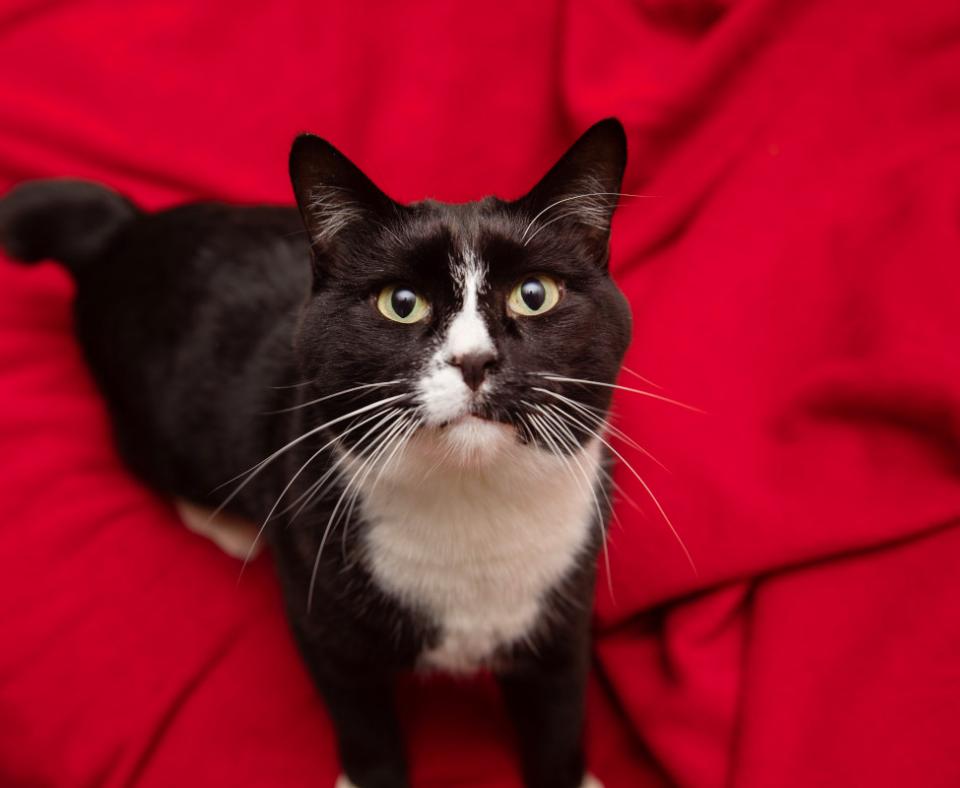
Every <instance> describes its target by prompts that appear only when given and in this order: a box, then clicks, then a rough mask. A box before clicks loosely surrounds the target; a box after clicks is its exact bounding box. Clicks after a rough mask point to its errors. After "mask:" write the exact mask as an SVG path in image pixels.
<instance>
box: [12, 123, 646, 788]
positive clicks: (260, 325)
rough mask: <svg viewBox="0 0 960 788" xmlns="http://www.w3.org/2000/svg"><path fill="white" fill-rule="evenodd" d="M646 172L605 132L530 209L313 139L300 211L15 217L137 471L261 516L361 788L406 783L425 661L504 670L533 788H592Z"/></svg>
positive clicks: (102, 191)
mask: <svg viewBox="0 0 960 788" xmlns="http://www.w3.org/2000/svg"><path fill="white" fill-rule="evenodd" d="M625 158H626V142H625V137H624V133H623V129H622V127H621V125H620V123H619V122H617V121H616V120H612V119H610V120H605V121H602V122H600V123H598V124H596V125H595V126H593V127H592V128H590V129H589V130H588V131H587V132H586V133H585V134H584V135H583V136H582V137H581V138H580V139H579V140H578V141H577V142H576V143H575V144H574V145H573V147H572V148H571V149H570V150H569V151H568V152H567V153H566V154H565V155H564V156H563V157H562V158H561V160H560V161H559V162H558V163H557V164H556V165H555V166H554V167H553V168H552V169H551V170H550V171H549V172H548V173H547V175H546V176H545V177H544V178H543V179H542V180H541V181H540V182H539V183H538V184H537V185H536V186H535V187H534V188H533V189H532V190H531V191H530V192H529V194H527V195H526V196H524V197H522V198H520V199H518V200H515V201H512V202H511V201H504V200H501V199H497V198H494V197H489V198H486V199H484V200H480V201H478V202H474V203H467V204H463V205H449V204H443V203H438V202H434V201H429V200H426V201H423V202H419V203H414V204H411V205H400V204H398V203H396V202H394V201H393V200H391V199H390V198H389V197H387V196H386V195H385V194H384V193H383V192H381V191H380V190H379V189H378V188H377V187H376V186H375V185H374V184H373V183H372V182H371V181H370V180H369V179H368V178H367V177H366V176H365V175H364V174H363V173H361V171H360V170H359V169H358V168H357V167H356V166H354V165H353V164H352V163H351V162H350V161H348V160H347V159H346V158H345V157H344V156H343V155H342V154H341V153H340V152H339V151H337V150H336V149H335V148H334V147H333V146H332V145H330V144H329V143H327V142H325V141H323V140H321V139H319V138H317V137H313V136H309V135H304V136H301V137H299V138H298V139H297V140H296V142H295V143H294V146H293V150H292V153H291V158H290V170H291V176H292V180H293V187H294V191H295V194H296V198H297V202H298V204H299V208H300V210H299V213H298V212H297V211H296V210H295V209H293V208H274V207H235V206H227V205H223V204H214V203H198V204H191V205H185V206H181V207H177V208H174V209H172V210H167V211H161V212H156V213H147V212H143V211H141V210H139V209H138V208H137V207H136V206H134V205H133V204H132V203H131V202H130V201H128V200H127V199H125V198H124V197H122V196H120V195H118V194H116V193H115V192H113V191H111V190H109V189H107V188H105V187H103V186H100V185H96V184H92V183H88V182H82V181H72V180H45V181H34V182H28V183H25V184H22V185H20V186H19V187H17V188H15V189H14V190H13V191H11V192H10V193H9V194H8V195H7V196H6V197H5V198H4V199H3V200H2V201H0V243H2V245H3V247H4V248H5V249H6V250H7V252H8V253H9V254H10V255H11V256H12V257H14V258H16V259H19V260H21V261H25V262H32V261H37V260H43V259H48V258H53V259H55V260H58V261H60V262H61V263H63V264H64V265H65V266H66V268H67V269H68V270H69V271H70V272H71V274H72V276H73V278H74V279H75V280H76V285H77V295H76V303H75V315H76V326H77V334H78V337H79V341H80V344H81V346H82V348H83V351H84V353H85V355H86V358H87V360H88V362H89V365H90V368H91V370H92V372H93V374H94V376H95V378H96V380H97V383H98V384H99V387H100V389H101V391H102V392H103V395H104V396H105V398H106V400H107V403H108V405H109V408H110V413H111V416H112V419H113V423H114V427H115V432H116V439H117V443H118V446H119V449H120V451H121V453H122V456H123V458H124V459H125V461H126V462H127V464H128V465H129V466H130V468H131V469H132V470H133V471H134V472H135V473H136V474H137V475H138V476H139V477H141V478H142V479H143V480H144V481H145V482H146V483H148V484H149V485H150V486H151V487H153V488H154V489H155V490H157V491H158V492H159V493H161V494H163V495H166V496H169V497H171V498H173V499H175V500H178V501H180V502H181V507H182V510H183V511H184V513H185V514H186V516H187V519H189V520H193V521H194V523H195V525H196V524H201V523H203V522H206V519H207V515H202V516H199V517H198V512H199V511H201V510H204V509H205V510H213V509H214V508H215V507H221V506H222V508H221V509H219V510H218V512H219V514H218V517H219V518H220V521H222V520H224V519H232V520H234V521H236V520H241V521H244V522H247V521H249V522H252V523H257V524H258V525H259V524H261V523H262V524H264V528H263V529H262V535H263V536H264V538H265V539H266V540H267V541H268V542H269V544H270V546H271V548H272V551H273V555H274V558H275V561H276V564H277V567H278V573H279V576H280V579H281V582H282V585H283V590H284V596H285V600H286V606H287V614H288V616H289V619H290V623H291V626H292V629H293V632H294V635H295V637H296V640H297V643H298V645H299V647H300V650H301V651H302V653H303V656H304V658H305V660H306V663H307V665H308V666H309V669H310V672H311V673H312V675H313V678H314V680H315V682H316V684H317V687H318V688H319V690H320V692H321V693H322V695H323V697H324V699H325V701H326V705H327V707H328V709H329V713H330V715H331V717H332V719H333V723H334V725H335V728H336V731H337V736H338V741H339V750H340V754H341V761H342V769H343V772H344V774H345V776H344V777H343V778H341V785H343V786H349V785H354V786H359V787H360V788H394V787H397V786H405V785H407V784H408V781H407V776H406V765H405V755H404V751H403V745H402V737H401V733H400V731H399V730H398V724H397V720H396V716H395V713H394V709H393V700H392V682H393V678H394V676H395V675H396V674H397V673H398V672H399V671H404V670H410V669H439V670H445V671H455V672H467V671H475V670H478V669H488V670H491V671H493V673H494V674H495V675H496V676H497V678H498V680H499V682H500V684H501V686H502V689H503V693H504V697H505V700H506V704H507V707H508V710H509V711H510V713H511V716H512V717H513V719H514V720H515V723H516V726H517V732H518V741H519V743H520V749H521V752H520V758H521V764H522V770H523V775H524V778H525V781H526V784H527V785H528V786H531V787H535V788H576V786H580V785H587V784H593V783H592V781H591V778H589V777H587V776H585V773H584V759H583V754H582V749H581V744H580V738H581V731H582V723H583V703H584V684H585V679H586V674H587V670H588V662H589V621H590V610H591V598H592V592H593V585H594V575H595V561H596V557H597V552H598V550H599V548H600V546H601V544H602V542H603V537H604V530H605V526H606V519H607V517H608V514H609V512H608V507H607V505H606V501H607V496H606V492H607V485H608V479H609V477H608V475H607V466H608V465H609V461H610V457H609V455H608V453H607V449H606V447H605V446H604V444H603V443H602V442H601V440H600V439H599V437H598V436H599V435H601V434H602V433H603V430H604V429H605V421H606V414H607V411H608V407H609V398H610V393H611V389H610V388H609V384H612V383H613V382H614V380H615V378H616V376H617V372H618V370H619V367H620V363H621V359H622V357H623V354H624V352H625V350H626V347H627V344H628V342H629V338H630V315H629V309H628V307H627V304H626V302H625V300H624V298H623V296H622V295H621V293H620V292H619V290H618V289H617V287H616V286H615V284H614V283H613V281H612V280H611V278H610V275H609V271H608V244H609V233H610V221H611V217H612V214H613V211H614V208H615V206H616V204H617V196H618V193H619V191H620V183H621V179H622V176H623V170H624V165H625ZM304 224H305V225H306V229H307V234H306V235H305V234H304V232H303V227H304ZM307 238H309V243H308V241H307ZM231 477H233V479H232V484H233V489H232V491H231V490H230V488H229V487H226V488H225V487H223V484H224V482H225V481H227V480H230V479H231ZM225 497H226V503H224V498H225ZM218 517H214V518H213V519H211V520H210V522H211V523H213V524H214V526H216V524H217V522H218Z"/></svg>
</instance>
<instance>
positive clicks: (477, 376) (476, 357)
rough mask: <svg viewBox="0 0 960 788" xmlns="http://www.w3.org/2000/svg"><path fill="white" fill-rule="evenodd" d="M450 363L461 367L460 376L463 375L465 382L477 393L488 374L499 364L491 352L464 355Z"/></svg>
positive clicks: (455, 357)
mask: <svg viewBox="0 0 960 788" xmlns="http://www.w3.org/2000/svg"><path fill="white" fill-rule="evenodd" d="M450 363H451V364H453V366H455V367H459V369H460V374H461V375H463V382H464V383H466V384H467V385H468V386H469V387H470V388H471V389H473V390H474V391H476V390H477V389H478V388H480V386H481V384H482V383H483V380H484V378H486V376H487V373H488V372H489V371H490V370H491V369H492V368H493V367H494V365H495V364H496V363H497V356H496V354H495V353H491V352H489V351H484V352H482V353H464V354H463V355H462V356H454V357H453V359H452V360H451V362H450Z"/></svg>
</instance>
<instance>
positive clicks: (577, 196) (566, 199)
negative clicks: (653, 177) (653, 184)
mask: <svg viewBox="0 0 960 788" xmlns="http://www.w3.org/2000/svg"><path fill="white" fill-rule="evenodd" d="M652 196H653V195H651V194H629V193H628V192H587V193H586V194H574V195H572V196H570V197H563V198H562V199H559V200H557V201H556V202H552V203H550V205H548V206H547V207H546V208H544V209H543V210H542V211H540V213H538V214H537V215H536V216H534V217H533V218H532V219H531V220H530V224H528V225H527V226H526V227H525V228H524V229H523V232H522V233H521V234H520V240H521V241H522V240H524V239H525V238H526V235H527V233H528V232H530V228H531V227H533V225H534V224H535V223H536V221H537V219H539V218H540V217H541V216H543V215H544V214H545V213H546V212H547V211H549V210H550V209H551V208H556V207H557V206H558V205H560V204H562V203H565V202H570V201H571V200H582V199H584V198H586V197H652Z"/></svg>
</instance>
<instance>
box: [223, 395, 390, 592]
mask: <svg viewBox="0 0 960 788" xmlns="http://www.w3.org/2000/svg"><path fill="white" fill-rule="evenodd" d="M396 412H401V411H400V408H391V409H390V411H389V412H388V413H387V415H386V416H383V415H382V414H381V413H380V412H374V414H373V415H372V416H368V417H367V418H365V419H363V420H361V421H360V422H358V423H357V424H354V425H353V426H351V427H349V428H348V429H346V430H344V431H343V432H341V433H339V434H338V435H336V436H335V437H334V438H333V439H332V440H329V441H327V442H326V443H325V444H323V446H321V447H320V448H319V449H317V451H316V452H314V453H313V454H311V455H310V457H309V458H308V459H307V461H306V462H305V463H303V465H301V466H300V468H299V470H298V471H297V472H296V473H295V474H293V476H292V477H291V478H290V480H289V481H288V482H287V484H286V486H285V487H284V488H283V490H281V491H280V495H278V496H277V500H276V501H274V503H273V506H271V507H270V511H268V512H267V516H266V517H264V518H263V523H262V524H261V525H260V528H259V529H258V530H257V534H256V536H255V537H254V538H253V542H252V543H251V545H250V549H249V550H248V551H247V556H246V558H244V560H243V565H242V566H241V567H240V577H242V576H243V570H244V569H246V567H247V564H248V563H249V561H250V558H251V557H252V556H253V553H254V551H255V550H256V549H257V544H258V543H259V541H260V538H261V536H263V532H264V530H266V527H267V523H269V522H270V520H271V518H272V517H273V515H274V512H276V510H277V507H278V506H279V505H280V501H282V500H283V498H284V496H285V495H286V494H287V492H289V490H290V488H291V487H292V486H293V485H294V482H296V481H297V479H298V478H299V477H300V475H301V474H302V473H303V472H304V471H305V470H306V469H307V466H308V465H310V463H312V462H313V461H314V460H315V459H317V457H319V456H320V455H321V454H323V452H325V451H326V450H327V449H328V448H330V447H331V446H332V445H333V444H335V443H336V442H337V441H339V440H342V439H343V437H344V436H345V435H349V434H350V433H351V432H353V431H354V430H358V429H360V427H362V426H363V425H364V424H367V423H369V422H371V421H373V420H374V419H376V418H380V420H381V422H382V421H384V420H386V419H387V418H389V417H390V416H391V415H392V414H393V413H396ZM373 429H376V425H374V428H373ZM240 577H238V578H237V581H238V582H239V580H240Z"/></svg>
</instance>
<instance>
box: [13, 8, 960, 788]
mask: <svg viewBox="0 0 960 788" xmlns="http://www.w3.org/2000/svg"><path fill="white" fill-rule="evenodd" d="M958 36H960V7H958V6H957V3H956V0H924V2H915V3H903V2H887V1H885V0H884V1H882V2H881V1H880V0H819V1H815V0H806V1H805V2H799V1H797V2H788V1H787V0H740V1H736V0H635V1H634V2H628V0H580V2H573V1H572V0H571V1H570V2H564V3H561V2H549V1H548V0H544V1H543V2H509V3H501V2H486V3H481V4H476V3H472V4H459V3H435V4H428V3H393V4H379V3H373V2H365V1H364V0H352V2H349V3H328V4H319V3H278V2H275V3H259V2H251V1H250V0H245V1H240V2H238V0H232V2H229V3H228V2H224V0H210V2H204V3H197V2H187V1H186V0H176V1H175V2H164V3H151V4H145V3H127V2H120V1H119V0H116V1H115V2H107V1H106V0H104V1H102V2H95V1H94V0H90V1H89V2H38V0H7V2H6V3H5V4H4V5H3V8H2V9H0V74H2V78H0V189H5V188H6V187H8V186H10V185H12V184H13V183H14V182H16V181H18V180H20V179H24V178H28V177H38V176H49V175H64V174H69V175H78V176H88V177H93V178H98V179H102V180H105V181H107V182H109V183H111V184H114V185H116V186H118V187H119V188H121V189H123V190H125V191H127V192H129V193H130V194H132V195H133V196H134V197H136V198H137V199H138V200H140V201H141V202H142V203H144V204H146V205H148V206H165V205H169V204H171V203H174V202H177V201H180V200H183V199H187V198H196V197H218V198H225V199H230V200H242V201H258V200H272V201H287V200H288V199H289V187H288V184H287V179H286V175H285V156H286V152H287V148H288V145H289V142H290V140H291V138H292V136H293V135H294V133H295V132H297V131H299V130H303V129H310V130H313V131H316V132H318V133H321V134H323V135H325V136H328V137H329V138H331V139H332V140H334V141H335V142H336V143H338V144H339V145H341V146H342V147H343V148H344V149H345V151H346V152H347V153H348V154H350V155H351V156H352V157H354V158H355V159H356V160H357V161H358V162H359V163H360V164H361V165H362V166H363V167H364V168H365V169H367V170H368V171H369V172H370V173H372V174H373V176H374V177H375V179H376V180H377V181H378V182H379V183H380V184H382V186H383V187H384V188H385V189H386V190H387V191H389V192H391V193H392V194H394V195H395V196H396V197H398V198H400V199H415V198H420V197H423V196H425V195H430V196H435V197H438V198H442V199H447V200H466V199H471V198H475V197H478V196H480V195H483V194H486V193H488V192H491V191H494V192H498V193H501V194H503V195H505V196H512V195H516V194H518V193H520V192H521V191H522V190H524V189H525V188H526V187H528V186H529V185H530V184H531V183H532V182H533V180H534V179H535V178H536V177H537V176H538V175H539V174H540V173H542V172H543V171H544V169H545V168H546V167H547V166H548V165H549V164H550V163H551V162H552V161H553V159H554V158H555V157H556V156H558V155H559V153H560V152H561V151H562V149H563V148H564V147H565V146H566V145H567V144H568V143H569V142H570V141H572V139H573V138H574V136H575V134H576V133H578V132H579V131H580V130H582V129H583V128H585V127H586V126H587V125H588V124H589V123H590V122H592V121H594V120H596V119H598V118H600V117H603V116H606V115H610V114H616V115H618V116H620V117H621V118H622V119H623V120H624V122H625V123H626V125H627V128H628V135H629V141H630V148H631V159H630V166H629V171H628V175H627V179H626V182H625V185H624V190H625V191H627V192H631V193H643V194H650V195H654V196H653V197H651V198H649V199H632V198H628V199H626V200H625V203H624V205H623V207H622V209H621V210H620V212H619V214H618V217H617V219H616V222H615V233H614V238H615V239H614V249H613V252H614V269H615V271H616V274H617V276H618V278H619V281H620V282H621V284H622V286H623V287H624V289H625V290H626V292H627V293H628V294H629V296H630V298H631V301H632V304H633V311H634V316H635V338H634V343H633V346H632V349H631V351H630V354H629V358H628V359H627V364H628V366H629V367H630V369H631V370H634V371H635V372H637V373H639V374H642V375H644V376H645V377H648V378H650V379H652V380H653V381H656V383H657V384H659V385H660V386H662V387H663V389H662V391H661V393H665V394H667V395H669V396H671V397H675V398H678V399H680V400H683V401H685V402H689V403H691V404H694V405H696V406H698V407H700V408H702V409H703V410H705V411H706V413H705V414H697V413H693V412H690V411H686V410H682V409H679V408H675V407H672V406H669V405H666V404H664V403H662V402H658V401H656V400H653V399H650V398H646V397H642V396H640V395H632V394H623V395H622V396H618V398H617V411H618V414H619V417H618V422H617V423H618V425H619V426H620V427H621V428H623V429H625V430H627V431H628V432H629V433H630V434H631V435H633V436H634V437H636V438H637V439H638V440H640V441H641V442H642V443H643V444H644V445H645V446H647V447H648V448H649V449H650V450H651V452H653V453H654V454H655V455H657V456H658V457H659V459H660V460H662V461H663V463H664V464H665V465H666V466H667V467H669V468H670V471H669V472H667V471H665V470H662V469H661V468H659V467H658V466H657V465H656V464H654V463H653V462H652V461H651V460H649V459H648V458H645V457H643V456H641V455H639V454H637V453H636V452H634V451H633V450H631V449H630V448H628V447H627V446H624V445H622V444H618V445H619V447H620V449H621V450H622V451H623V452H624V455H625V456H627V458H628V459H630V460H631V461H632V462H633V464H634V465H635V467H636V468H637V470H638V471H639V472H640V473H641V474H642V475H643V477H644V478H645V479H646V480H647V481H648V482H649V484H650V486H651V488H652V489H653V490H655V491H656V493H657V494H658V496H659V498H660V501H661V502H662V504H663V507H664V509H665V510H666V511H667V513H668V514H669V515H670V516H671V519H672V521H673V523H674V525H675V526H676V528H677V531H678V532H679V533H680V534H681V535H682V538H683V540H684V541H685V543H686V545H687V547H688V548H689V551H690V553H691V555H692V556H693V559H694V561H695V563H696V566H697V569H698V573H696V574H695V573H694V572H693V570H692V569H691V567H690V566H689V564H688V563H687V561H686V559H685V557H684V554H683V552H682V550H681V549H680V547H679V545H678V543H677V542H676V540H675V539H674V538H673V536H672V535H671V533H670V531H669V529H668V528H667V527H666V525H665V523H664V522H663V520H662V519H661V518H660V517H659V516H658V514H657V512H656V509H655V507H654V506H653V504H652V503H651V501H650V498H649V496H647V495H646V493H645V491H644V490H643V488H642V487H641V485H640V483H639V482H638V481H637V480H636V479H635V478H634V477H633V476H632V475H631V474H630V472H629V471H628V470H626V469H625V468H623V467H621V468H620V469H619V471H618V476H617V480H618V482H619V484H620V485H621V486H622V488H623V490H624V493H625V495H626V496H629V498H631V499H632V500H633V501H634V502H635V504H636V507H634V506H632V505H631V504H629V503H627V502H625V500H622V501H621V502H620V504H618V515H619V523H618V524H615V525H614V527H613V532H612V537H611V544H610V551H609V564H610V574H609V576H608V575H607V574H606V573H604V575H603V577H602V579H601V581H600V589H599V598H598V603H597V622H598V623H597V632H598V639H597V644H596V655H597V662H596V671H595V680H594V681H593V683H592V685H591V692H590V700H589V725H588V727H589V730H588V748H589V758H590V762H591V768H592V769H593V770H594V771H595V772H596V773H597V774H599V776H600V777H602V778H603V780H604V781H605V782H606V784H607V786H608V788H627V787H630V788H635V787H636V786H659V785H663V784H669V783H674V784H678V785H683V786H697V787H700V786H704V787H707V788H709V787H712V786H722V785H730V786H738V787H739V786H743V787H745V788H752V787H754V786H756V787H757V788H769V787H770V786H778V788H791V787H792V786H797V787H798V788H799V787H800V786H804V787H807V786H851V785H869V786H905V785H923V786H956V785H960V750H958V747H957V740H958V735H960V730H958V728H960V724H958V722H957V715H956V709H957V708H958V707H960V625H958V623H957V618H956V607H957V603H958V602H960V590H958V588H960V586H958V584H957V582H956V575H957V569H956V567H957V562H958V558H960V532H958V530H957V528H956V522H957V518H958V513H960V355H958V353H957V338H958V334H960V303H958V301H960V296H958V294H960V287H958V285H960V265H958V263H960V237H958V224H960V99H958V96H960V44H958ZM0 292H2V294H3V297H2V300H0V447H2V451H0V501H2V504H3V512H4V517H3V520H2V522H0V599H2V604H0V638H2V647H0V784H3V785H11V786H27V785H30V786H34V785H55V786H87V785H91V786H92V785H98V786H99V785H105V786H120V785H137V786H169V785H229V786H239V787H241V788H242V787H243V786H307V785H311V786H312V785H324V784H330V781H331V780H332V779H333V776H334V775H335V773H336V771H337V769H336V764H335V757H334V752H333V748H332V744H331V738H330V731H329V726H328V723H327V721H326V718H325V716H324V712H323V710H322V706H321V704H320V703H319V701H318V700H317V698H316V696H315V694H314V693H313V691H312V689H311V687H310V685H309V682H308V680H307V678H306V675H305V673H304V670H303V668H302V667H301V665H300V662H299V660H298V658H297V656H296V654H295V652H294V649H293V647H292V644H291V642H290V639H289V637H288V635H287V633H286V630H285V625H284V622H283V619H282V614H281V610H280V604H279V601H278V594H277V590H276V587H275V582H274V578H273V576H272V568H271V565H270V563H269V559H262V560H260V561H258V562H257V563H256V564H255V565H254V566H253V567H252V569H251V570H250V571H248V572H247V573H246V574H245V575H244V577H243V580H242V582H240V583H239V585H238V584H237V582H236V579H237V564H236V563H235V562H234V561H232V560H231V559H229V558H227V557H226V556H224V555H222V554H220V553H219V552H217V550H216V549H215V548H214V547H213V546H212V545H210V544H208V543H206V542H204V541H203V540H201V539H198V538H197V537H196V536H194V535H192V534H190V533H188V532H187V531H186V530H185V529H184V528H182V527H179V526H178V524H177V522H176V520H175V518H174V517H173V515H172V514H171V512H170V510H169V509H168V507H167V506H166V505H165V504H163V503H162V502H159V501H157V500H155V499H154V498H153V497H152V496H151V495H150V494H149V493H148V492H147V491H145V490H144V489H143V488H142V487H141V486H139V485H138V484H137V483H136V482H135V481H133V480H132V479H131V478H130V477H129V476H128V474H127V473H125V471H124V470H123V469H122V467H121V466H120V464H119V463H118V460H117V458H116V455H115V453H114V451H113V449H112V447H111V444H110V439H109V433H108V429H107V421H106V416H105V413H104V409H103V406H102V404H101V402H100V400H99V399H98V398H97V396H96V393H95V391H94V390H93V387H92V385H91V383H90V380H89V378H88V376H87V374H86V372H85V370H84V367H83V364H82V361H81V359H80V357H79V354H78V352H77V348H76V345H75V342H74V340H73V338H72V335H71V330H70V318H69V302H70V293H71V290H70V286H69V283H68V282H67V280H66V278H65V277H64V275H63V274H62V273H61V272H60V271H59V270H57V269H55V268H53V267H41V268H39V269H33V270H24V269H19V268H15V267H13V266H10V265H7V264H3V265H2V266H0ZM622 382H623V384H624V385H631V386H637V387H642V388H649V386H648V385H647V384H644V383H642V382H641V381H639V380H638V379H637V378H636V377H634V376H632V375H630V374H627V373H625V375H624V377H623V379H622ZM403 698H404V703H403V709H404V716H405V717H406V723H407V729H408V730H409V735H410V740H411V742H410V744H411V753H412V764H413V772H414V778H415V779H414V783H415V784H416V785H424V786H427V785H434V786H439V785H453V784H456V785H472V786H496V787H498V788H499V786H504V787H509V786H516V785H518V781H517V777H516V770H515V766H514V757H513V755H512V751H511V749H510V748H511V744H510V738H509V735H508V733H506V732H505V731H507V730H508V729H507V727H506V725H505V722H504V713H503V711H502V709H501V708H500V706H499V705H498V701H497V700H496V696H495V694H494V693H493V692H492V691H491V687H490V685H489V684H488V683H485V682H479V683H451V682H447V681H438V682H434V683H431V684H430V685H428V686H426V687H419V686H406V687H405V688H404V691H403Z"/></svg>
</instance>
